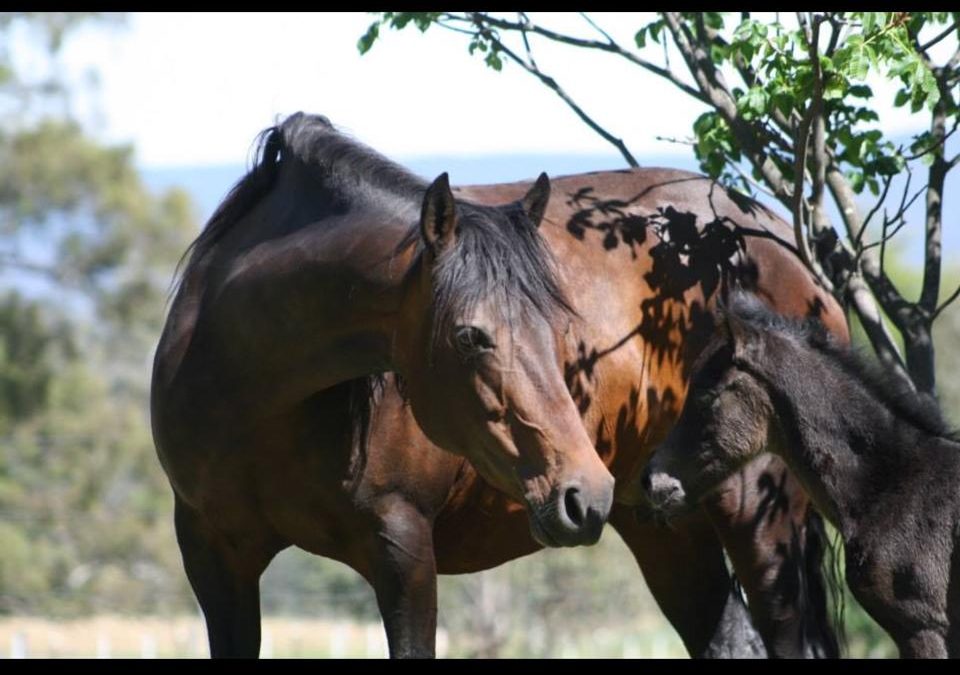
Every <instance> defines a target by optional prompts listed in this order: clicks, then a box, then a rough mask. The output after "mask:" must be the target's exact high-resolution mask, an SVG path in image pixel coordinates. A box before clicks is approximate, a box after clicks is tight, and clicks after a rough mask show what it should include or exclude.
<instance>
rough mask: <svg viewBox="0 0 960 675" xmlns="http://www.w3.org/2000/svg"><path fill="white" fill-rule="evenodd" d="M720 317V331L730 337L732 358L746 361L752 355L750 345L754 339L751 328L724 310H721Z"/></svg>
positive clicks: (754, 335)
mask: <svg viewBox="0 0 960 675" xmlns="http://www.w3.org/2000/svg"><path fill="white" fill-rule="evenodd" d="M722 316H723V320H722V324H721V325H722V330H723V331H725V332H726V334H727V335H728V336H729V337H730V342H731V343H732V344H733V355H734V358H737V359H744V360H746V359H747V358H748V356H749V355H750V354H751V353H752V349H751V345H752V343H753V340H754V339H755V338H756V333H755V331H754V329H753V327H752V326H750V325H748V324H747V323H746V322H745V321H744V320H743V319H741V318H740V317H738V316H737V315H736V314H734V313H733V312H730V311H728V310H726V309H724V310H723V315H722Z"/></svg>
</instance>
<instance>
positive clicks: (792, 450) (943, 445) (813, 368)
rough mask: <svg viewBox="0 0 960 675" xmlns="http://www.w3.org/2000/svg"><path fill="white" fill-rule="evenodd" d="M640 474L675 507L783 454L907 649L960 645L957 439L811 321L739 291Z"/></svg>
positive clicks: (855, 587) (959, 649)
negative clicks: (761, 456)
mask: <svg viewBox="0 0 960 675" xmlns="http://www.w3.org/2000/svg"><path fill="white" fill-rule="evenodd" d="M719 317H720V322H719V331H718V335H717V337H716V339H715V341H714V343H713V344H712V345H711V347H710V348H709V349H708V350H707V351H706V352H705V353H704V357H703V358H701V361H700V363H699V364H698V368H697V373H696V374H695V375H694V378H693V381H692V384H691V391H690V394H689V395H688V396H687V402H686V405H685V407H684V410H683V413H682V415H681V417H680V420H679V421H678V423H677V424H676V426H675V427H674V429H673V431H672V432H671V433H670V435H669V436H668V438H667V439H666V440H665V441H664V443H663V444H662V445H661V446H660V447H659V448H658V449H657V451H656V452H655V454H654V455H653V457H652V458H651V460H650V463H649V465H648V467H647V469H646V475H645V478H644V485H645V487H646V490H647V494H648V496H649V499H650V501H651V503H652V504H653V505H654V507H655V508H657V509H659V510H660V511H662V513H663V515H664V516H667V517H669V516H671V515H675V514H677V513H679V512H680V511H682V510H684V509H686V508H689V507H690V506H691V505H693V504H696V503H697V502H698V501H699V500H700V498H702V497H703V496H704V495H705V494H706V493H707V492H709V491H710V490H712V489H713V488H715V487H716V486H717V485H718V483H719V481H721V480H723V479H725V478H727V477H729V476H730V475H731V474H732V473H734V472H735V471H736V470H737V469H738V468H739V467H740V466H742V465H743V464H744V463H745V462H747V461H748V460H749V459H751V458H752V457H753V456H755V455H756V454H758V453H760V452H762V451H764V450H770V451H772V452H775V453H777V454H779V455H781V456H782V457H783V458H784V459H785V460H786V462H787V463H788V464H789V465H790V467H791V468H792V469H793V470H794V472H795V473H796V475H797V476H798V477H799V478H800V480H801V481H802V482H803V484H804V487H805V488H806V489H807V491H808V493H809V494H810V495H811V497H812V498H813V500H814V503H815V504H816V506H817V508H818V509H819V510H820V511H821V512H822V513H823V514H824V515H825V516H826V517H828V518H829V519H830V520H831V521H832V522H833V523H834V524H835V525H836V526H837V529H838V530H839V532H840V534H841V536H842V537H843V541H844V544H845V546H846V573H847V583H848V585H849V586H850V590H851V591H852V592H853V594H854V595H855V596H856V598H857V600H858V601H860V603H861V604H862V605H863V607H864V609H866V610H867V611H868V612H869V613H870V615H871V616H872V617H873V618H874V619H875V620H876V621H877V622H878V623H879V624H880V625H881V626H882V627H883V628H884V629H885V630H887V631H888V632H889V633H890V635H891V636H892V637H893V639H894V640H895V641H896V643H897V646H898V647H899V649H900V654H901V656H904V657H946V656H951V657H960V554H958V551H960V547H958V545H957V542H958V539H960V443H958V440H957V437H956V436H955V435H954V434H952V433H951V432H949V431H948V429H947V427H946V425H945V424H944V422H943V420H942V418H941V417H940V413H939V411H938V410H937V407H936V405H935V404H934V403H933V402H932V401H930V400H927V399H921V398H920V397H919V396H918V395H917V394H916V393H915V392H913V391H912V390H909V389H908V388H905V387H903V386H898V385H896V384H894V383H892V382H891V381H890V380H889V378H884V377H883V376H882V375H881V374H879V373H878V372H877V371H876V370H875V369H874V368H871V367H869V366H867V365H866V364H865V363H864V362H863V361H862V360H861V359H860V358H859V357H858V356H856V355H855V354H853V353H851V352H849V351H848V350H846V349H843V348H840V347H838V346H836V345H834V344H833V343H832V342H831V341H830V339H829V338H828V337H827V336H826V334H825V333H824V332H823V331H822V330H820V329H819V328H818V327H817V326H816V325H815V324H811V323H807V324H799V323H796V322H791V321H788V320H786V319H783V318H781V317H779V316H777V315H774V314H772V313H771V312H770V311H769V310H768V309H766V307H765V306H764V305H763V304H762V303H760V302H759V301H758V300H757V299H756V298H755V296H752V295H749V294H746V293H743V292H739V291H738V292H736V293H735V294H733V295H732V297H731V300H730V302H729V306H728V307H726V308H724V309H721V310H720V312H719Z"/></svg>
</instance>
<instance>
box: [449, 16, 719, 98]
mask: <svg viewBox="0 0 960 675" xmlns="http://www.w3.org/2000/svg"><path fill="white" fill-rule="evenodd" d="M470 16H471V18H460V17H457V19H458V20H460V21H471V22H472V23H473V24H474V25H477V26H481V25H482V26H485V27H486V26H492V27H494V28H499V29H501V30H510V31H520V30H521V26H520V24H517V23H514V22H512V21H507V20H506V19H498V18H496V17H492V16H489V15H487V14H484V13H483V12H473V13H471V15H470ZM526 30H528V31H530V32H531V33H535V34H537V35H540V36H542V37H545V38H548V39H550V40H553V41H554V42H560V43H562V44H567V45H572V46H574V47H585V48H587V49H599V50H601V51H605V52H610V53H613V54H617V55H618V56H621V57H623V58H625V59H627V60H628V61H630V62H631V63H633V64H634V65H637V66H640V67H641V68H644V69H646V70H649V71H650V72H652V73H653V74H655V75H659V76H660V77H662V78H664V79H666V80H669V81H670V82H672V83H673V84H674V85H675V86H676V87H678V88H679V89H680V90H681V91H683V92H684V93H686V94H688V95H690V96H692V97H693V98H695V99H697V100H698V101H702V102H703V103H708V102H709V101H707V99H706V97H704V95H703V94H702V93H701V92H699V91H697V90H696V89H695V88H693V87H691V86H690V85H689V84H687V83H686V82H684V81H683V80H681V79H680V78H679V77H678V76H677V75H676V73H674V72H673V71H671V70H670V65H669V63H668V64H667V67H666V68H663V67H661V66H658V65H656V64H654V63H651V62H650V61H647V60H646V59H642V58H640V57H639V56H637V55H635V54H633V53H632V52H629V51H627V50H626V49H624V48H623V47H621V46H620V45H619V44H617V43H616V42H613V41H610V42H600V41H598V40H588V39H584V38H577V37H573V36H570V35H564V34H563V33H557V32H556V31H552V30H549V29H547V28H543V27H542V26H538V25H536V24H531V25H529V26H527V27H526ZM664 44H666V41H664Z"/></svg>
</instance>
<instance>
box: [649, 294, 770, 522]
mask: <svg viewBox="0 0 960 675" xmlns="http://www.w3.org/2000/svg"><path fill="white" fill-rule="evenodd" d="M757 302H759V301H757ZM718 319H719V320H718V324H717V325H718V330H717V333H716V335H715V337H714V339H713V340H712V341H711V343H710V344H709V345H708V346H707V348H706V349H705V350H704V352H703V354H702V355H701V357H700V358H699V360H698V363H697V364H696V365H695V366H694V373H693V376H692V379H691V382H690V388H689V390H688V393H687V398H686V401H685V403H684V407H683V411H682V412H681V414H680V418H679V419H678V420H677V423H676V424H675V425H674V426H673V428H672V430H671V431H670V433H669V434H668V435H667V438H666V439H665V440H664V441H663V443H661V444H660V445H659V446H658V447H657V449H656V450H655V451H654V453H653V455H652V456H651V457H650V461H649V462H648V463H647V466H646V468H645V469H644V471H643V473H642V478H641V481H642V485H643V490H644V493H645V494H646V498H647V501H648V504H646V505H642V506H640V507H639V508H640V510H641V511H642V512H645V511H646V510H647V509H649V508H651V507H652V508H653V510H654V511H655V512H657V513H658V514H659V515H660V516H661V517H665V518H672V517H676V516H680V515H683V514H684V513H686V512H688V511H690V510H692V509H693V508H694V507H696V506H697V505H698V503H699V502H700V500H701V499H703V498H704V497H705V496H706V495H707V494H709V493H710V492H711V491H713V490H714V489H715V488H717V487H718V486H719V485H720V484H721V483H722V482H723V481H724V480H726V479H727V478H729V477H730V476H731V475H732V474H733V473H735V472H736V471H737V470H738V469H739V468H740V467H742V466H743V465H745V464H746V463H747V462H749V461H750V460H751V459H753V458H754V457H756V456H757V455H758V454H760V453H762V452H764V451H765V450H767V449H768V448H769V447H770V444H771V443H773V442H776V440H777V439H776V438H774V437H772V434H774V433H776V432H777V430H778V427H777V425H776V423H775V420H774V408H773V403H772V401H771V399H770V395H769V392H768V389H767V387H766V386H765V384H764V383H763V382H762V380H761V379H758V377H757V372H758V371H757V369H756V368H755V367H753V364H755V363H756V362H757V359H760V358H766V357H765V356H763V355H764V353H765V352H767V350H769V349H775V348H776V346H775V345H770V344H768V343H769V342H770V341H771V340H773V339H776V337H777V336H776V335H771V334H768V333H766V332H764V331H762V330H758V328H757V327H756V326H753V325H751V324H750V323H749V322H745V321H743V320H741V319H740V318H739V317H738V316H736V314H734V313H732V312H728V311H727V310H725V309H722V308H721V309H720V310H718Z"/></svg>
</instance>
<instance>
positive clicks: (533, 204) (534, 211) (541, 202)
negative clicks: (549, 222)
mask: <svg viewBox="0 0 960 675" xmlns="http://www.w3.org/2000/svg"><path fill="white" fill-rule="evenodd" d="M549 201H550V179H549V178H548V177H547V173H546V172H545V171H544V172H543V173H541V174H540V176H539V178H537V182H536V183H534V184H533V187H532V188H530V191H529V192H528V193H527V194H526V196H525V197H524V198H523V200H522V201H521V203H522V204H523V210H524V211H526V213H527V217H528V218H530V222H531V223H533V226H534V227H540V221H541V220H543V214H544V213H545V212H546V210H547V202H549Z"/></svg>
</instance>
